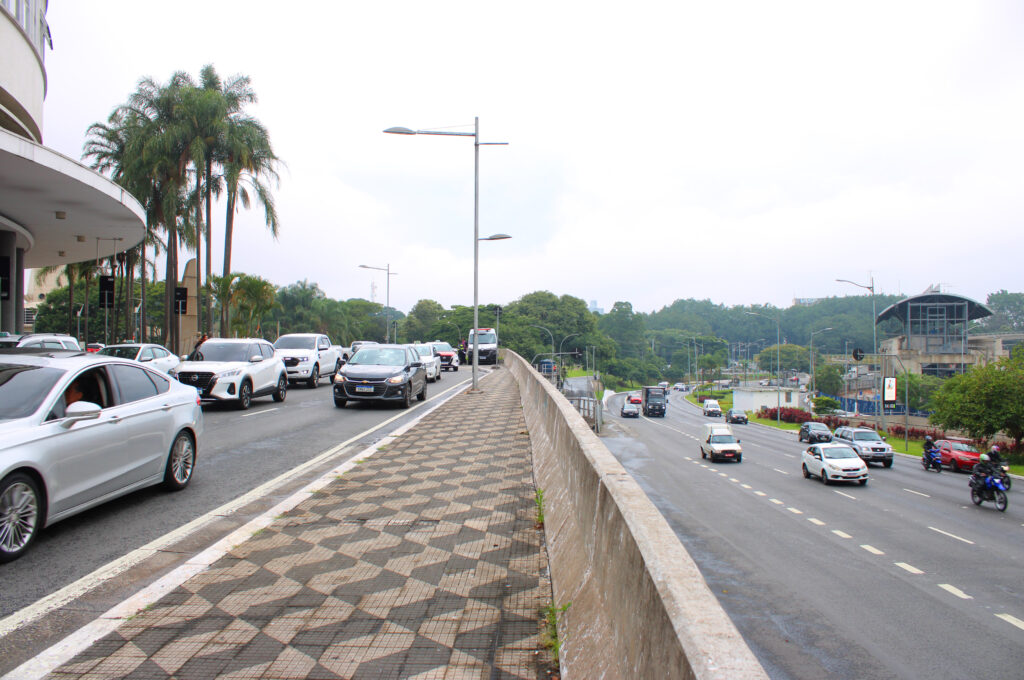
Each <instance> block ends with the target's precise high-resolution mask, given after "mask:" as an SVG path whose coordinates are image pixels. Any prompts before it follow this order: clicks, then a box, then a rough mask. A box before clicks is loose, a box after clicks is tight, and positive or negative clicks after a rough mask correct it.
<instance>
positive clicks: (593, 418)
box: [566, 396, 604, 434]
mask: <svg viewBox="0 0 1024 680" xmlns="http://www.w3.org/2000/svg"><path fill="white" fill-rule="evenodd" d="M566 400H568V402H569V403H570V404H572V405H573V408H575V409H576V410H577V411H578V412H579V414H580V415H581V416H583V420H585V421H587V425H589V426H590V429H592V430H593V431H594V432H595V433H597V434H601V425H602V423H603V422H604V418H603V415H604V414H603V410H602V408H601V406H602V405H601V402H600V401H598V400H597V399H594V398H593V397H570V396H566Z"/></svg>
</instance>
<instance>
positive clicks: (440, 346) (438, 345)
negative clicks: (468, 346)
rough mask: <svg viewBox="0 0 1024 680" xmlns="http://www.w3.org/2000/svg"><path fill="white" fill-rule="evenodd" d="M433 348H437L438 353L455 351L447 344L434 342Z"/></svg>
mask: <svg viewBox="0 0 1024 680" xmlns="http://www.w3.org/2000/svg"><path fill="white" fill-rule="evenodd" d="M434 347H436V348H437V351H438V352H454V351H455V350H454V349H452V346H451V345H449V344H448V343H447V342H435V343H434Z"/></svg>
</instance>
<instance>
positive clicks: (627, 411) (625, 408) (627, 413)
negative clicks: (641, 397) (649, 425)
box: [619, 401, 640, 418]
mask: <svg viewBox="0 0 1024 680" xmlns="http://www.w3.org/2000/svg"><path fill="white" fill-rule="evenodd" d="M619 415H620V416H622V417H623V418H639V417H640V409H638V408H637V407H636V404H630V403H629V402H628V401H627V402H626V403H624V404H623V405H622V408H621V409H619Z"/></svg>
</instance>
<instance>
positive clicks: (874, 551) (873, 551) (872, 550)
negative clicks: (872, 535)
mask: <svg viewBox="0 0 1024 680" xmlns="http://www.w3.org/2000/svg"><path fill="white" fill-rule="evenodd" d="M861 547H862V548H864V549H865V550H867V551H868V552H869V553H871V554H872V555H884V554H885V553H884V552H882V551H881V550H879V549H878V548H876V547H875V546H873V545H868V544H867V543H865V544H864V545H862V546H861Z"/></svg>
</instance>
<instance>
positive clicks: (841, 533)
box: [832, 529, 853, 538]
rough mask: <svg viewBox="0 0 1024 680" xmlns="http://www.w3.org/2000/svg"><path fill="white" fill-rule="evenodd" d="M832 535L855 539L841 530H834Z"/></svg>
mask: <svg viewBox="0 0 1024 680" xmlns="http://www.w3.org/2000/svg"><path fill="white" fill-rule="evenodd" d="M832 533H833V534H835V535H836V536H838V537H839V538H853V536H851V535H850V534H848V533H846V532H845V531H840V530H839V529H833V530H832Z"/></svg>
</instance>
